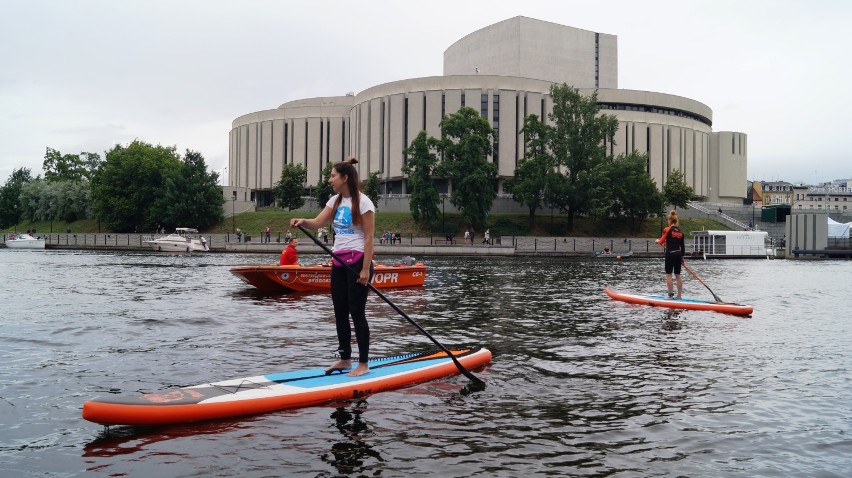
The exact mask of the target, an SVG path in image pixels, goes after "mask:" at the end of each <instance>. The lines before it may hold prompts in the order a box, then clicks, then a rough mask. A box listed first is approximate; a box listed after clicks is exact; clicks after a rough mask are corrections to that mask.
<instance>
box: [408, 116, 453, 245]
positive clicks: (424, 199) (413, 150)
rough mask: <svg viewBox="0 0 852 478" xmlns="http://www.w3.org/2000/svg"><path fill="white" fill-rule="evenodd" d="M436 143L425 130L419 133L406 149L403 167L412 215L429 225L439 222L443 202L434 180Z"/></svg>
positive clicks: (436, 162) (436, 163) (436, 158)
mask: <svg viewBox="0 0 852 478" xmlns="http://www.w3.org/2000/svg"><path fill="white" fill-rule="evenodd" d="M435 143H436V141H435V140H434V139H433V138H429V137H428V135H427V133H426V132H425V131H421V132H420V133H418V134H417V137H416V138H414V141H412V142H411V146H409V147H408V148H406V149H405V151H404V153H405V155H406V157H407V158H408V160H407V161H406V163H405V165H404V166H403V167H402V172H403V173H405V174H407V175H408V190H409V193H410V197H409V203H408V207H409V209H411V217H412V218H413V219H414V220H415V221H417V222H423V223H424V224H427V225H429V226H434V225H435V224H436V223H437V221H438V214H439V212H440V211H439V210H438V203H439V202H441V197H440V196H439V195H438V190H437V189H436V188H435V183H434V182H433V181H432V176H434V175H435V168H436V167H437V165H438V157H437V156H435V153H433V152H432V149H433V147H434V145H435ZM443 232H446V231H443Z"/></svg>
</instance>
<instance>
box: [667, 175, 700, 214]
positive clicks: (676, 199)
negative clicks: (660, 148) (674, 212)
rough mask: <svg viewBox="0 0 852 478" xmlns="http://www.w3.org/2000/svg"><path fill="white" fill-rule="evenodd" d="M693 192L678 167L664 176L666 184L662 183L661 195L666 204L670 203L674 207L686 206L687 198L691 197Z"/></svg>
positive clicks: (687, 204) (687, 203)
mask: <svg viewBox="0 0 852 478" xmlns="http://www.w3.org/2000/svg"><path fill="white" fill-rule="evenodd" d="M694 193H695V191H693V189H692V187H691V186H690V185H689V184H687V183H686V179H684V177H683V173H682V172H681V171H680V170H679V169H675V170H674V171H672V172H671V173H669V177H668V178H666V184H664V185H663V196H665V199H666V203H667V204H671V205H672V206H674V207H682V208H687V207H688V206H689V200H690V199H692V196H693V195H694Z"/></svg>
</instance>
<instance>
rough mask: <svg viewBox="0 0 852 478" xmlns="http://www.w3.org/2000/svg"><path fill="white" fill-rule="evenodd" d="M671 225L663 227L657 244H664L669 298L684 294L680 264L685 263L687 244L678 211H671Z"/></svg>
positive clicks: (678, 297)
mask: <svg viewBox="0 0 852 478" xmlns="http://www.w3.org/2000/svg"><path fill="white" fill-rule="evenodd" d="M668 219H669V226H668V227H667V228H665V229H663V234H662V235H661V236H660V238H659V239H657V244H659V245H661V246H663V249H664V250H665V253H666V266H665V268H666V289H668V291H669V299H673V298H674V299H680V297H681V294H683V279H681V277H680V265H681V264H682V263H683V253H684V251H685V250H686V245H685V244H684V241H683V232H681V230H680V228H679V227H678V225H680V219H678V217H677V211H675V210H671V211H669V218H668ZM672 272H674V275H675V281H676V282H677V297H675V295H674V286H673V284H672Z"/></svg>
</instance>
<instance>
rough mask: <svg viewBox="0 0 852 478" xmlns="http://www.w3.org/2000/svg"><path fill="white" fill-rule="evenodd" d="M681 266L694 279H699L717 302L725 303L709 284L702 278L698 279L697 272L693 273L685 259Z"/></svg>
mask: <svg viewBox="0 0 852 478" xmlns="http://www.w3.org/2000/svg"><path fill="white" fill-rule="evenodd" d="M681 265H682V266H683V267H685V268H686V270H688V271H689V273H690V274H692V277H695V278H696V279H698V282H701V285H703V286H704V287H707V290H709V291H710V293H711V294H713V298H714V299H716V302H724V300H722V299H720V298H719V296H718V295H716V293H715V292H713V289H711V288H710V287H709V286H708V285H707V284H705V283H704V281H703V280H701V278H700V277H698V275H697V274H696V273H695V272H692V269H690V268H689V266H688V265H686V262H685V261H684V260H683V258H681Z"/></svg>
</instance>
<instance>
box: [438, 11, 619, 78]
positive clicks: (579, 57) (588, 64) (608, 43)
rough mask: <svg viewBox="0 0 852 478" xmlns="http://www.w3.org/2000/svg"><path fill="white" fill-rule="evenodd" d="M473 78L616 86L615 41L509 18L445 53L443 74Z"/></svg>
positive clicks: (462, 40)
mask: <svg viewBox="0 0 852 478" xmlns="http://www.w3.org/2000/svg"><path fill="white" fill-rule="evenodd" d="M473 74H482V75H498V76H516V77H520V78H534V79H536V80H546V81H550V82H552V83H567V84H569V85H573V86H574V87H576V88H613V89H614V88H618V42H617V37H616V36H615V35H607V34H605V33H595V32H590V31H588V30H581V29H579V28H571V27H566V26H563V25H558V24H556V23H551V22H543V21H541V20H534V19H532V18H526V17H515V18H510V19H508V20H504V21H502V22H499V23H495V24H494V25H490V26H487V27H485V28H483V29H481V30H478V31H476V32H473V33H471V34H470V35H467V36H465V37H464V38H462V39H461V40H459V41H457V42H455V43H453V44H452V45H451V46H450V47H449V48H447V50H446V51H445V52H444V76H450V75H473Z"/></svg>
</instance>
